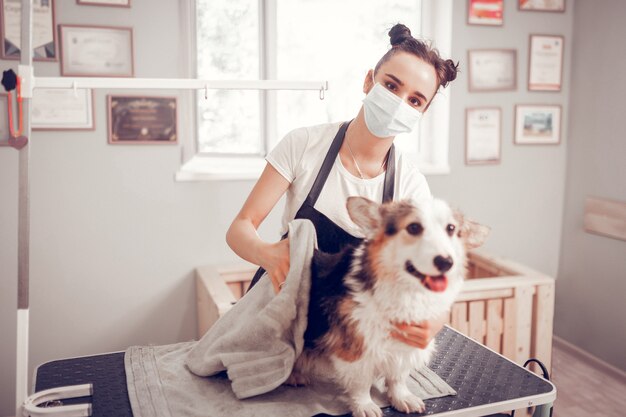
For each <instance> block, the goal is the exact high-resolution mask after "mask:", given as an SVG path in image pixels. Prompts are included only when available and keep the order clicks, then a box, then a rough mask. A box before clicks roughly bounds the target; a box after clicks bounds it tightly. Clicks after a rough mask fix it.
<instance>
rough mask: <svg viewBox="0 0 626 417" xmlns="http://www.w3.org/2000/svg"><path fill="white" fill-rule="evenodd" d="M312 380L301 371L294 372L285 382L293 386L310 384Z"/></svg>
mask: <svg viewBox="0 0 626 417" xmlns="http://www.w3.org/2000/svg"><path fill="white" fill-rule="evenodd" d="M310 382H311V381H310V380H309V378H308V377H307V376H305V375H303V374H301V373H300V372H292V373H291V375H289V378H287V380H286V381H285V382H284V384H285V385H291V386H293V387H303V386H306V385H309V383H310Z"/></svg>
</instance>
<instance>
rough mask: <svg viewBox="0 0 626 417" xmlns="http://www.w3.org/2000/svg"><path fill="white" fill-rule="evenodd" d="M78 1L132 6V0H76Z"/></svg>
mask: <svg viewBox="0 0 626 417" xmlns="http://www.w3.org/2000/svg"><path fill="white" fill-rule="evenodd" d="M76 3H77V4H80V5H83V4H84V5H88V6H111V7H130V0H76Z"/></svg>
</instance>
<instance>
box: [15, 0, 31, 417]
mask: <svg viewBox="0 0 626 417" xmlns="http://www.w3.org/2000/svg"><path fill="white" fill-rule="evenodd" d="M32 18H33V10H32V0H22V31H21V42H20V55H21V59H20V64H21V65H23V66H27V67H28V68H29V69H30V68H32V65H33V43H32V36H31V33H32ZM27 96H28V97H27V98H25V99H23V102H22V110H23V113H22V114H21V116H20V117H22V118H23V119H22V120H23V127H24V131H23V132H22V134H23V135H25V136H26V137H27V138H28V139H29V142H28V143H27V144H26V146H24V147H23V148H22V149H20V150H19V153H20V154H19V197H18V237H17V244H18V249H17V362H16V378H15V381H16V385H15V399H16V403H17V404H16V414H15V415H16V416H21V415H22V411H21V410H22V404H23V403H24V400H25V399H26V397H27V396H28V352H29V349H28V329H29V326H28V324H29V317H28V307H29V305H28V304H29V282H28V280H29V266H30V167H29V162H30V143H31V142H30V135H31V128H30V94H27ZM16 113H17V112H16Z"/></svg>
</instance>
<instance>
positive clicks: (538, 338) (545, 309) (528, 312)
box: [196, 250, 554, 369]
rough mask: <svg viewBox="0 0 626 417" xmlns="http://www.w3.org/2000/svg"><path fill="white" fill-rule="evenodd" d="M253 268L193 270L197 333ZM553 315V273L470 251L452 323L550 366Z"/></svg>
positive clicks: (237, 293)
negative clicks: (466, 273)
mask: <svg viewBox="0 0 626 417" xmlns="http://www.w3.org/2000/svg"><path fill="white" fill-rule="evenodd" d="M255 270H256V267H255V266H254V265H251V264H237V265H223V266H205V267H201V268H198V269H197V270H196V285H197V307H198V335H199V336H202V335H203V334H204V333H206V331H207V330H208V329H209V327H211V325H212V324H213V323H214V322H215V321H216V320H217V319H218V318H219V317H220V316H222V315H223V314H224V313H225V312H226V311H228V309H230V307H231V306H232V305H233V304H234V303H235V302H236V300H237V299H239V298H240V297H241V296H242V295H243V294H244V293H245V290H246V289H247V287H248V285H249V283H250V279H251V278H252V276H253V274H254V271H255ZM553 316H554V279H553V278H551V277H549V276H546V275H544V274H542V273H540V272H538V271H535V270H532V269H530V268H528V267H526V266H524V265H521V264H519V263H516V262H513V261H511V260H508V259H504V258H500V257H495V256H491V255H489V254H488V253H487V252H485V251H482V250H474V251H472V252H470V254H469V269H468V279H467V280H466V282H465V285H464V287H463V292H462V293H461V295H460V297H459V299H458V301H457V302H456V303H455V304H454V305H453V307H452V310H451V311H450V318H449V324H450V326H452V327H454V328H456V329H457V330H459V331H460V332H462V333H464V334H466V335H468V336H470V337H471V338H473V339H475V340H477V341H478V342H480V343H482V344H484V345H486V346H488V347H489V348H491V349H493V350H495V351H496V352H498V353H501V354H503V355H504V356H506V357H508V358H510V359H512V360H513V361H515V362H517V363H519V364H523V363H524V362H525V361H526V360H527V359H528V358H530V357H534V358H537V359H539V360H541V361H542V362H543V363H544V364H545V365H546V366H547V367H548V369H551V358H552V320H553Z"/></svg>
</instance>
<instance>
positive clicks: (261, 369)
mask: <svg viewBox="0 0 626 417" xmlns="http://www.w3.org/2000/svg"><path fill="white" fill-rule="evenodd" d="M289 236H290V239H289V256H290V258H289V272H288V274H287V278H286V281H285V285H284V286H283V288H282V289H281V290H280V292H279V293H278V294H275V293H274V288H273V286H272V283H271V282H270V280H269V279H267V278H266V277H265V278H263V279H261V280H260V281H259V282H258V283H257V284H256V285H255V286H254V287H252V289H251V290H250V292H249V293H248V294H246V296H245V297H243V298H242V299H241V300H239V301H238V302H237V303H236V304H235V305H234V306H233V308H232V309H230V310H229V311H228V313H226V314H225V315H224V316H222V317H221V318H220V319H219V320H218V321H217V322H216V323H215V324H214V325H213V326H212V327H211V328H210V329H209V331H208V332H207V333H206V334H205V335H204V336H203V337H202V339H200V341H199V342H198V344H197V346H195V347H194V348H193V349H192V350H191V352H189V356H188V357H187V366H188V367H189V370H190V371H191V372H193V373H194V374H196V375H198V376H211V375H215V374H217V373H219V372H221V371H227V372H228V378H229V379H230V380H231V381H232V388H233V392H234V393H235V395H236V396H237V397H238V398H248V397H252V396H255V395H258V394H264V393H266V392H269V391H271V390H273V389H274V388H276V387H278V386H280V385H281V384H282V383H283V382H285V381H286V380H287V378H289V375H290V374H291V369H292V368H293V364H294V362H295V360H296V358H297V357H298V356H299V355H300V353H301V352H302V348H303V346H304V331H305V330H306V325H307V310H308V308H309V289H310V286H311V275H310V269H311V257H312V256H313V250H314V249H315V247H316V246H317V236H316V234H315V227H314V226H313V223H311V222H310V221H309V220H300V219H298V220H294V221H292V222H290V223H289Z"/></svg>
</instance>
